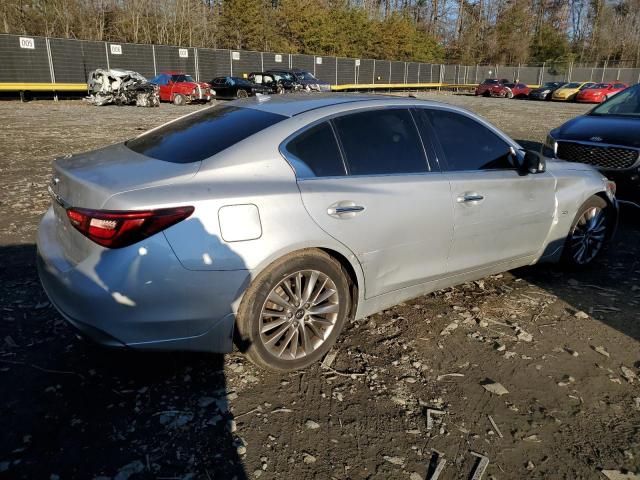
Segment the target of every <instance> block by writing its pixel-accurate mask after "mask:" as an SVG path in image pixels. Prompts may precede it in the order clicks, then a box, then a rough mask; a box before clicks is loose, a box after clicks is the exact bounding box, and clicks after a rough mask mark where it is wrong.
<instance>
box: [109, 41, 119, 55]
mask: <svg viewBox="0 0 640 480" xmlns="http://www.w3.org/2000/svg"><path fill="white" fill-rule="evenodd" d="M109 48H110V50H111V55H122V45H116V44H115V43H112V44H111V45H109Z"/></svg>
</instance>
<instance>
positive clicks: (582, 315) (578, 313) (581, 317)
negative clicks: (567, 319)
mask: <svg viewBox="0 0 640 480" xmlns="http://www.w3.org/2000/svg"><path fill="white" fill-rule="evenodd" d="M573 316H574V317H576V318H579V319H581V320H584V319H585V318H589V315H588V314H587V313H585V312H583V311H582V310H581V311H578V312H576V313H574V314H573Z"/></svg>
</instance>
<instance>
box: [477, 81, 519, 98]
mask: <svg viewBox="0 0 640 480" xmlns="http://www.w3.org/2000/svg"><path fill="white" fill-rule="evenodd" d="M530 90H531V88H530V87H529V86H527V85H526V84H524V83H521V82H510V81H508V80H507V79H504V78H503V79H502V80H495V79H490V78H489V79H487V80H485V81H484V82H482V83H481V84H480V85H478V86H477V87H476V92H475V94H476V95H483V96H485V97H500V98H525V97H527V96H528V95H529V91H530Z"/></svg>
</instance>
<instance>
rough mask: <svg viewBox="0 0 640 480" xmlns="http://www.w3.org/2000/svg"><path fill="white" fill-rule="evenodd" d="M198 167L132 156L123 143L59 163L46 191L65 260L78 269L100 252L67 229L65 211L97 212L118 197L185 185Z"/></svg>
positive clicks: (195, 163)
mask: <svg viewBox="0 0 640 480" xmlns="http://www.w3.org/2000/svg"><path fill="white" fill-rule="evenodd" d="M200 164H201V162H199V161H196V162H189V163H172V162H167V161H163V160H158V159H155V158H151V157H147V156H145V155H142V154H139V153H136V152H134V151H133V150H131V149H129V148H128V147H127V146H126V145H124V144H117V145H111V146H109V147H105V148H102V149H100V150H95V151H92V152H87V153H82V154H79V155H73V156H68V157H64V158H60V159H57V160H56V161H55V162H54V164H53V178H52V180H51V183H50V185H49V187H50V193H51V195H52V197H53V199H54V202H53V210H54V214H55V218H56V237H57V241H58V243H59V245H60V246H61V248H62V250H63V252H64V255H65V257H66V258H67V260H69V261H70V262H71V263H72V264H77V263H79V262H81V261H82V260H84V259H85V258H86V257H87V256H88V255H89V254H90V253H91V252H92V251H94V250H96V249H100V250H101V249H102V248H103V247H100V246H99V245H97V244H96V243H94V242H92V241H91V240H89V239H88V238H86V237H85V236H83V235H82V234H81V233H80V232H78V231H77V230H76V229H75V228H74V227H73V226H72V225H71V223H70V221H69V219H68V218H67V213H66V208H68V207H80V208H90V209H101V208H103V206H104V205H105V204H106V202H107V200H108V199H109V198H111V197H112V196H113V195H116V194H118V193H122V192H127V191H131V190H138V189H143V188H149V187H154V186H159V185H168V184H171V183H176V182H179V181H184V180H187V179H189V178H191V177H193V176H194V175H195V174H196V173H197V171H198V169H199V168H200ZM144 207H145V206H144V205H141V206H140V208H144ZM131 209H132V210H134V209H135V207H132V208H131Z"/></svg>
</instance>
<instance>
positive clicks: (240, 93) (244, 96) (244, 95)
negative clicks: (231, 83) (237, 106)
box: [236, 90, 249, 98]
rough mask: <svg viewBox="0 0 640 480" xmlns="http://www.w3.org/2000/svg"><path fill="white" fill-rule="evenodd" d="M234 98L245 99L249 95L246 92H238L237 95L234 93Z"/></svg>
mask: <svg viewBox="0 0 640 480" xmlns="http://www.w3.org/2000/svg"><path fill="white" fill-rule="evenodd" d="M236 96H237V97H238V98H247V97H248V96H249V94H248V93H247V92H246V90H238V93H236Z"/></svg>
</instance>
